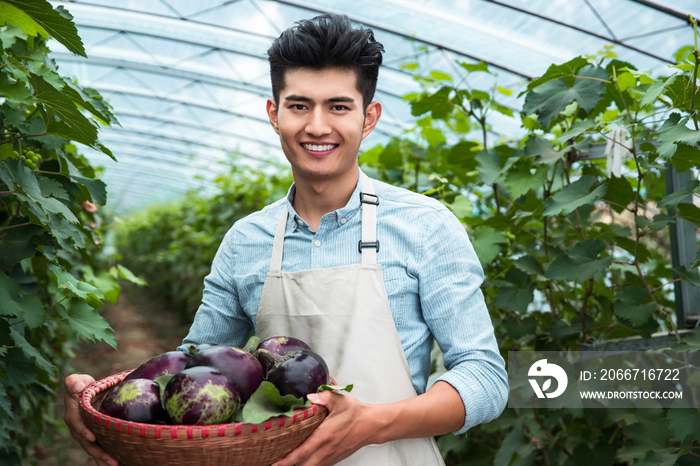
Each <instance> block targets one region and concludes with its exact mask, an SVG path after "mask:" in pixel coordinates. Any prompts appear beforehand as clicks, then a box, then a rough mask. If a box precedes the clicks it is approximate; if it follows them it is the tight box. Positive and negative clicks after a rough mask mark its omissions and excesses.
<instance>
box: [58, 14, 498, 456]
mask: <svg viewBox="0 0 700 466" xmlns="http://www.w3.org/2000/svg"><path fill="white" fill-rule="evenodd" d="M382 52H383V48H382V46H381V44H379V43H378V42H376V41H375V39H374V36H373V34H372V32H371V31H370V30H368V29H364V28H358V29H353V28H352V26H351V24H350V21H349V20H348V19H347V18H346V17H340V16H336V15H324V16H319V17H316V18H314V19H312V20H310V21H302V22H300V23H298V24H297V25H296V26H295V27H293V28H291V29H288V30H287V31H285V32H283V33H282V35H281V36H280V37H279V38H278V39H277V40H276V41H275V42H274V43H273V45H272V47H271V48H270V50H269V51H268V55H269V60H270V71H271V78H272V89H273V97H274V98H273V99H270V100H268V102H267V113H268V116H269V119H270V123H271V124H272V126H273V128H274V129H275V131H276V132H277V134H279V137H280V143H281V145H282V149H283V150H284V153H285V156H286V157H287V159H288V160H289V162H290V164H291V167H292V173H293V176H294V184H293V185H292V187H291V188H290V190H289V193H288V196H287V197H286V198H284V199H281V200H279V201H277V202H275V203H273V204H271V205H269V206H267V207H265V208H264V209H263V210H261V211H260V212H257V213H254V214H252V215H250V216H248V217H246V218H244V219H242V220H240V221H238V222H236V224H235V225H234V226H233V227H232V228H231V230H230V231H229V232H228V234H227V235H226V237H225V239H224V241H223V242H222V244H221V246H220V248H219V251H218V253H217V255H216V258H215V259H214V262H213V264H212V270H211V273H210V275H208V276H207V278H206V279H205V290H204V295H203V298H202V305H201V306H200V308H199V310H198V312H197V315H196V317H195V320H194V323H193V325H192V327H191V329H190V333H189V335H188V336H187V337H186V338H185V340H184V341H183V346H182V347H181V349H182V348H184V347H185V346H186V345H188V344H191V343H194V344H198V343H205V342H206V343H218V344H232V345H236V346H242V345H243V344H244V342H245V340H246V338H247V336H248V335H249V333H250V332H251V331H253V330H255V332H256V333H257V335H258V336H259V337H260V338H266V337H270V336H275V335H289V336H294V337H297V338H300V339H301V340H304V341H306V342H307V343H308V344H309V345H310V346H311V347H312V348H313V349H314V350H315V351H316V352H317V353H319V354H321V355H322V356H323V357H324V358H325V359H326V362H327V363H328V366H329V368H330V371H331V374H332V375H333V377H334V378H335V379H336V380H337V381H338V383H339V384H340V385H344V384H349V383H352V384H354V386H355V388H354V389H353V393H352V396H351V395H339V394H334V393H330V392H323V393H320V394H318V395H310V396H309V399H310V400H311V401H312V402H314V403H317V404H321V405H324V406H326V407H327V408H328V409H329V412H330V414H329V416H328V417H327V418H326V420H325V421H324V422H323V423H322V424H321V426H320V427H319V428H318V429H317V430H316V431H314V433H313V434H312V435H311V437H309V439H307V440H306V441H305V442H304V443H303V444H302V445H301V446H300V447H299V448H297V449H296V450H294V451H293V452H292V453H290V454H289V455H288V456H287V457H286V458H284V459H283V460H281V461H279V462H278V463H276V466H288V465H295V464H296V465H331V464H336V463H338V462H339V461H341V460H342V461H343V462H342V464H346V465H362V466H367V465H370V466H371V465H381V466H387V465H397V466H399V465H416V466H426V465H440V464H443V462H442V459H441V457H440V453H439V451H438V450H437V447H436V445H435V441H434V439H433V437H434V436H435V435H440V434H445V433H448V432H455V433H462V432H465V431H466V430H467V429H469V428H470V427H473V426H474V425H477V424H479V423H483V422H488V421H489V420H491V419H493V418H495V417H497V416H498V415H499V414H500V413H501V411H502V410H503V408H504V407H505V403H506V399H507V392H508V384H507V376H506V373H505V369H504V361H503V359H502V358H501V356H500V355H499V352H498V347H497V345H496V340H495V336H494V333H493V326H492V324H491V320H490V317H489V314H488V312H487V309H486V306H485V304H484V300H483V296H482V294H481V291H480V288H479V287H480V285H481V283H482V281H483V271H482V269H481V267H480V265H479V262H478V260H477V258H476V255H475V254H474V250H473V248H472V246H471V244H470V243H469V239H468V236H467V234H466V232H465V231H464V228H463V227H462V225H461V224H460V223H459V221H458V220H457V219H456V218H455V217H454V215H452V214H451V212H450V211H449V210H448V209H447V208H445V206H443V205H442V204H441V203H440V202H438V201H436V200H434V199H431V198H428V197H426V196H422V195H419V194H415V193H411V192H409V191H407V190H404V189H400V188H396V187H393V186H390V185H387V184H385V183H381V182H378V181H376V180H370V179H369V178H368V177H367V176H365V175H364V174H363V173H362V172H361V171H360V169H359V165H358V151H359V147H360V142H361V141H362V140H363V139H364V138H365V137H367V135H369V134H370V132H371V131H372V130H373V129H374V127H375V126H376V124H377V121H378V120H379V118H380V116H381V112H382V108H381V105H380V104H379V103H378V102H375V101H372V97H373V95H374V91H375V88H376V80H377V75H378V70H379V66H380V65H381V62H382V55H381V54H382ZM433 337H434V338H436V339H437V342H438V344H439V345H440V347H441V349H442V350H443V353H444V356H445V365H446V367H447V369H448V371H447V372H446V373H445V374H444V375H442V376H441V377H440V378H439V379H438V381H437V382H436V383H435V384H433V386H432V387H430V389H429V390H427V391H425V389H426V383H427V377H428V374H429V371H430V350H431V347H432V341H433ZM90 381H91V378H89V376H77V375H74V376H70V377H68V378H67V379H66V388H67V389H68V391H69V393H68V395H67V397H66V407H67V409H66V423H67V424H68V425H69V426H70V427H71V431H72V433H73V436H74V437H75V438H76V439H78V440H79V441H80V442H81V444H82V445H83V446H84V447H85V448H86V450H87V451H88V452H89V453H90V454H91V455H92V456H93V457H95V459H96V461H97V462H98V464H107V463H104V462H105V461H110V460H111V458H109V457H107V455H106V454H105V453H104V452H103V451H102V450H101V449H100V448H99V447H98V446H96V445H95V444H94V443H92V442H91V440H93V439H94V436H92V434H91V433H89V432H88V431H87V429H86V428H85V426H84V425H83V424H82V422H81V421H80V419H79V416H78V413H77V405H76V402H75V400H76V399H77V393H78V392H79V389H80V388H82V387H84V386H85V385H86V384H87V383H89V382H90ZM111 461H113V460H111Z"/></svg>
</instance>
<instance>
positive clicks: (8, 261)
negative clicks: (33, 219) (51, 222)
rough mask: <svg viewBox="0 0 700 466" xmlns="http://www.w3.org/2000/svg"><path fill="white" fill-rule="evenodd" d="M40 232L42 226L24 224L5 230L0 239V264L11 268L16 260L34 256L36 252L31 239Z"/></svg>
mask: <svg viewBox="0 0 700 466" xmlns="http://www.w3.org/2000/svg"><path fill="white" fill-rule="evenodd" d="M41 234H42V228H41V227H39V226H37V225H26V226H23V227H17V228H12V229H11V230H8V231H7V236H5V237H4V238H3V239H2V241H0V264H2V265H4V266H5V267H10V268H12V267H13V266H14V265H15V264H16V263H17V262H19V261H21V260H22V259H26V258H28V257H34V255H35V254H36V252H37V249H36V246H35V245H34V242H33V241H32V239H33V238H34V237H35V236H37V235H41Z"/></svg>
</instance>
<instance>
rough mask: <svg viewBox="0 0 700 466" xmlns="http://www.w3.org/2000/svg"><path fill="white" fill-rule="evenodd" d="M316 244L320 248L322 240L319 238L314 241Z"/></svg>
mask: <svg viewBox="0 0 700 466" xmlns="http://www.w3.org/2000/svg"><path fill="white" fill-rule="evenodd" d="M314 246H316V247H317V248H320V247H321V242H320V241H319V240H316V241H314Z"/></svg>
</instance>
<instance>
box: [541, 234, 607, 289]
mask: <svg viewBox="0 0 700 466" xmlns="http://www.w3.org/2000/svg"><path fill="white" fill-rule="evenodd" d="M604 250H605V243H604V242H603V241H601V240H598V239H587V240H583V241H580V242H578V243H576V245H575V246H574V247H573V248H571V249H568V250H566V251H564V252H562V253H560V254H559V255H557V256H556V257H555V258H554V260H553V261H552V263H551V264H550V265H549V267H548V268H547V272H546V273H545V277H547V278H549V279H552V280H573V281H576V282H579V283H581V282H584V281H586V280H589V279H590V278H592V277H593V275H595V273H596V272H598V271H600V270H606V269H607V268H608V267H609V266H610V264H611V263H612V257H611V256H607V257H603V258H600V259H599V258H598V256H599V255H600V253H601V252H603V251H604Z"/></svg>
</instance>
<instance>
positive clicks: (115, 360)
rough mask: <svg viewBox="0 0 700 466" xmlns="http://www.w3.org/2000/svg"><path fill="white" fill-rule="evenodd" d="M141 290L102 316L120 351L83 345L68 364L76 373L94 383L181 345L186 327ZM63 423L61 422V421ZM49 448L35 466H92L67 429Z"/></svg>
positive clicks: (40, 450)
mask: <svg viewBox="0 0 700 466" xmlns="http://www.w3.org/2000/svg"><path fill="white" fill-rule="evenodd" d="M141 290H142V289H140V288H127V289H125V290H124V292H122V294H121V296H120V297H119V301H118V303H117V304H116V305H114V306H111V305H110V306H109V307H107V308H106V309H105V311H104V312H103V313H102V316H103V317H104V318H105V319H107V321H108V322H109V323H110V325H111V327H112V328H113V329H114V332H115V337H116V340H117V345H118V348H119V350H118V351H115V350H114V348H112V347H111V346H109V345H107V344H105V343H90V342H88V343H86V344H83V345H82V346H81V348H80V350H79V351H77V352H76V357H75V358H73V359H72V360H71V365H72V366H73V368H74V369H75V370H76V372H81V373H85V374H90V375H91V376H93V377H94V378H95V379H96V380H99V379H101V378H104V377H107V376H109V375H112V374H116V373H117V372H121V371H124V370H127V369H133V368H136V367H138V366H139V365H141V364H142V363H144V362H146V361H147V360H149V359H151V358H152V357H154V356H157V355H159V354H162V353H165V352H166V351H172V350H174V349H175V348H176V347H177V346H178V345H180V343H181V342H182V338H183V336H184V333H186V331H187V329H186V328H184V329H183V328H179V327H178V325H177V324H176V323H175V318H174V316H173V315H172V313H171V312H169V310H167V309H163V307H162V305H160V304H159V303H156V302H154V301H153V300H149V299H148V298H146V297H145V296H144V295H143V292H142V291H141ZM136 303H138V304H136ZM64 393H65V392H64V391H63V386H61V387H60V393H59V399H58V401H57V403H56V407H55V410H56V414H57V416H58V418H59V419H61V420H62V419H63V412H64V410H63V395H64ZM61 424H63V422H61ZM53 432H54V433H53V434H52V438H53V442H52V443H51V444H50V445H41V446H38V447H37V449H36V452H37V456H38V457H39V458H42V459H41V460H40V461H39V463H38V466H66V465H71V466H94V465H95V462H94V460H93V459H92V458H91V457H90V456H88V455H87V453H85V451H83V449H82V448H81V447H80V445H79V444H78V442H76V441H75V440H74V439H73V438H72V437H71V436H70V434H68V433H67V428H65V426H62V428H58V429H55V430H54V431H53Z"/></svg>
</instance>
